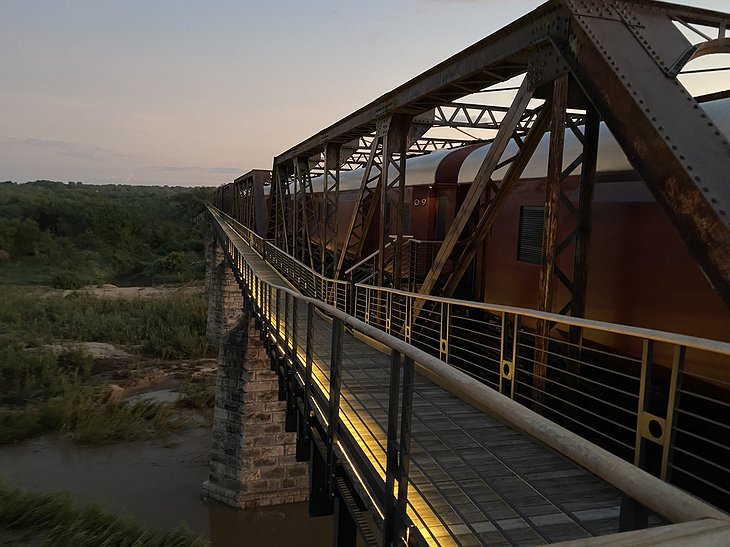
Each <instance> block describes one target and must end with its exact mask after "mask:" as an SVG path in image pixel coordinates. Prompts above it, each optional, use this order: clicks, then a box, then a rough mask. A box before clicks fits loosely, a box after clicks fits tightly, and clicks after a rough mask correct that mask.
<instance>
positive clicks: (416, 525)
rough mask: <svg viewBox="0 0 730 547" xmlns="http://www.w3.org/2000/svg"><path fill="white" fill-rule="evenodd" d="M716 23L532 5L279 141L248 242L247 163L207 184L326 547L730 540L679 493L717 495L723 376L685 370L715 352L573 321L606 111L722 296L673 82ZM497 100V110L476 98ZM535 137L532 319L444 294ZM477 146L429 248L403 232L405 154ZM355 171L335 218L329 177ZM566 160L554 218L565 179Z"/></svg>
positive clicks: (723, 212)
mask: <svg viewBox="0 0 730 547" xmlns="http://www.w3.org/2000/svg"><path fill="white" fill-rule="evenodd" d="M729 23H730V15H728V14H725V13H718V12H711V11H707V10H702V9H696V8H689V7H683V6H677V5H672V4H666V3H661V2H649V1H646V2H644V1H642V2H639V1H630V0H626V1H619V0H607V1H593V0H552V1H550V2H547V3H546V4H544V5H543V6H542V7H540V8H539V9H537V10H535V11H534V12H532V13H531V14H528V15H527V16H525V17H523V18H522V19H520V20H518V21H516V22H515V23H513V24H511V25H509V26H508V27H506V28H504V29H502V30H501V31H499V32H497V33H495V34H494V35H492V36H490V37H488V38H485V39H484V40H482V41H480V42H478V43H477V44H475V45H473V46H472V47H470V48H468V49H466V50H464V51H463V52H461V53H459V54H457V55H455V56H454V57H452V58H450V59H448V60H446V61H444V62H443V63H441V64H439V65H437V66H436V67H434V68H432V69H431V70H429V71H427V72H425V73H424V74H422V75H420V76H418V77H416V78H414V79H413V80H411V81H409V82H407V83H406V84H403V85H402V86H400V87H398V88H397V89H395V90H393V91H391V92H389V93H387V94H386V95H384V96H382V97H380V98H379V99H377V100H376V101H374V102H372V103H370V104H368V105H366V106H364V107H363V108H361V109H360V110H358V111H356V112H354V113H353V114H351V115H349V116H347V117H346V118H344V119H342V120H340V121H339V122H337V123H335V124H333V125H331V126H329V127H327V128H325V129H323V130H322V131H320V132H319V133H317V134H316V135H314V136H312V137H311V138H309V139H307V140H305V141H304V142H302V143H300V144H298V145H296V146H294V147H293V148H291V149H289V150H287V151H286V152H284V153H282V154H280V155H278V156H277V157H276V158H275V159H274V166H273V171H272V175H273V176H272V180H271V186H270V204H271V205H270V207H271V209H270V211H269V218H270V222H269V228H268V232H267V233H266V234H257V233H256V232H255V230H254V227H255V225H256V222H255V217H256V214H261V212H260V211H256V210H255V207H254V203H255V191H254V188H255V185H254V184H253V183H254V180H253V177H242V178H241V179H237V180H236V182H235V183H234V184H233V185H229V186H228V187H226V188H225V189H224V190H223V191H220V192H218V193H217V195H216V198H215V200H214V205H215V207H212V208H211V215H212V221H213V225H214V226H215V228H216V230H217V234H218V237H219V240H220V241H221V243H222V245H223V247H224V249H225V251H226V253H227V257H228V261H229V263H230V264H231V266H232V268H233V271H234V273H235V274H236V276H237V278H238V280H239V282H240V284H241V286H242V289H243V291H244V295H245V297H246V299H247V306H248V308H249V311H250V312H251V313H252V314H254V315H255V317H256V318H257V320H258V322H259V325H260V328H261V332H262V336H263V339H264V340H265V342H266V344H267V345H268V347H269V348H270V353H271V357H272V363H273V366H274V367H275V368H276V370H277V371H278V372H279V373H280V378H281V396H282V397H286V398H287V401H288V402H289V404H288V407H289V409H290V413H289V415H290V420H289V421H290V426H291V427H292V428H296V429H297V431H298V438H299V441H300V446H301V450H300V453H299V456H300V457H301V458H305V459H310V460H311V471H312V485H313V489H312V497H311V502H310V503H311V510H312V512H313V513H314V514H323V513H328V512H331V511H334V513H335V515H336V517H337V518H336V522H337V530H338V532H337V536H336V537H337V538H338V542H339V544H342V545H348V544H354V543H353V542H354V538H355V535H356V531H357V530H359V531H360V536H361V538H362V540H363V541H365V543H367V544H384V545H391V544H399V543H402V542H407V543H409V544H462V545H472V544H481V543H489V544H491V543H497V544H499V543H507V544H510V543H511V544H522V543H539V542H556V541H570V540H573V541H576V540H583V539H585V538H588V537H591V536H602V535H605V534H613V533H615V532H618V531H619V530H630V529H643V528H646V527H647V526H650V527H651V526H658V525H666V524H667V523H676V524H677V525H678V527H677V528H672V527H671V526H669V527H667V526H660V527H658V528H650V529H649V530H646V531H643V532H636V533H638V534H639V535H638V536H633V537H631V538H630V539H627V540H624V541H627V542H631V541H635V542H642V541H644V542H650V541H659V542H661V541H663V540H664V539H666V540H667V541H668V540H669V539H671V538H673V539H675V540H677V538H680V539H681V538H686V540H687V541H699V540H701V539H703V540H707V541H712V540H711V539H708V538H711V537H716V538H724V539H725V541H724V542H725V543H727V542H728V540H727V537H728V536H727V534H728V533H730V532H729V531H728V524H727V523H728V521H727V515H725V514H724V513H723V512H721V511H718V510H717V509H715V508H713V507H712V506H711V505H709V504H707V503H704V502H701V501H699V500H697V499H695V498H694V497H692V496H688V495H687V494H685V493H684V492H683V491H682V490H680V489H679V488H677V486H678V487H681V488H682V489H684V490H688V491H690V492H693V493H694V494H696V495H697V496H700V497H702V498H703V499H705V500H707V501H708V502H710V503H712V504H714V505H717V506H720V507H722V508H724V509H726V510H727V509H728V508H730V471H729V467H730V466H729V465H728V462H730V426H729V425H728V417H729V416H730V402H729V401H728V399H727V393H728V386H727V385H724V386H723V385H720V386H719V387H718V389H716V390H709V391H708V390H706V389H700V388H699V387H698V386H700V385H702V384H703V382H706V380H707V378H702V377H700V376H699V375H697V374H695V373H693V372H691V371H689V370H687V369H685V363H686V362H688V361H689V360H694V359H698V360H702V359H704V360H707V361H709V362H712V363H713V364H714V366H717V367H724V368H725V369H726V368H727V367H728V366H730V363H729V360H730V345H729V344H726V343H720V342H712V341H708V340H701V339H698V338H692V337H687V336H680V335H675V334H669V333H662V332H657V331H650V330H646V329H637V328H631V327H626V326H622V325H615V324H608V323H601V322H596V321H590V320H586V319H583V317H584V315H585V309H586V303H585V294H586V286H587V277H586V270H587V268H586V266H587V249H588V244H589V241H590V235H591V221H592V217H591V207H592V197H593V190H594V186H595V179H596V158H597V148H598V128H599V124H600V123H601V122H603V123H605V124H606V126H607V127H608V128H609V129H610V131H611V133H612V134H613V136H614V137H615V139H616V140H617V142H618V143H619V145H620V146H621V148H622V149H623V151H624V152H625V154H626V156H627V157H628V158H629V160H630V162H631V165H632V167H633V168H634V169H635V171H636V173H637V174H638V176H639V177H640V178H641V179H643V180H644V181H645V182H646V184H647V186H648V188H649V189H650V191H651V193H652V194H653V196H654V198H655V199H656V201H657V203H658V204H659V205H660V206H661V207H662V208H663V210H664V211H665V212H666V214H667V216H668V218H669V219H670V220H671V222H672V224H673V225H674V227H675V228H676V230H677V232H678V233H679V234H680V236H681V238H682V239H683V241H684V243H685V244H686V246H687V248H688V249H689V250H690V252H691V254H692V255H693V256H694V257H696V259H697V263H698V265H699V266H700V268H701V269H702V271H703V272H704V274H705V275H706V277H707V278H708V279H709V281H710V283H711V284H712V286H713V288H714V289H715V291H716V292H717V294H718V295H719V297H720V299H721V300H722V301H723V302H724V303H725V305H726V306H727V307H730V187H729V186H728V173H730V145H729V144H728V140H727V136H726V135H724V134H723V133H722V132H721V131H719V130H718V128H717V127H716V126H715V125H714V124H713V123H712V122H711V121H710V120H709V119H708V118H707V116H706V114H705V113H704V111H703V109H702V108H701V107H700V106H699V104H698V102H697V100H696V99H695V98H693V97H692V96H691V94H689V92H688V91H687V90H686V89H685V87H684V86H683V85H682V83H681V81H680V78H681V77H682V75H683V73H688V72H690V71H687V69H686V68H685V67H686V65H687V63H688V62H690V61H691V60H694V59H697V58H699V57H702V56H703V55H707V54H712V53H730V37H728V34H727V29H728V24H729ZM515 82H516V83H515ZM512 84H515V85H514V87H511V86H512ZM505 91H508V92H510V93H511V99H510V104H508V105H506V106H497V105H491V104H486V103H485V100H483V99H484V97H490V96H491V95H490V94H491V93H493V92H498V93H504V92H505ZM566 128H567V129H568V130H569V131H571V132H572V133H573V134H575V135H576V136H577V138H578V140H579V141H580V143H581V145H582V152H581V153H580V154H579V155H578V156H577V157H575V158H567V157H564V144H565V143H564V136H565V130H566ZM548 132H549V134H550V137H549V140H550V151H549V159H548V166H547V173H546V180H547V186H548V193H547V197H546V203H545V222H544V227H545V228H544V232H543V251H542V265H541V276H540V287H539V288H540V295H539V300H538V305H537V309H536V310H525V309H518V308H510V307H504V306H495V305H489V304H483V303H475V302H464V301H459V300H454V299H451V298H450V297H451V296H452V295H453V293H454V290H455V289H456V287H457V286H458V284H459V282H460V280H461V278H462V276H463V275H464V273H465V272H466V270H467V268H468V267H469V265H470V263H471V261H472V259H473V258H474V256H475V254H476V253H477V250H478V249H479V246H480V245H481V244H482V243H483V241H484V239H485V238H486V237H487V235H488V233H489V231H490V228H491V227H492V226H493V224H494V221H495V218H496V217H497V216H498V214H499V212H500V210H501V209H502V207H503V206H504V204H505V202H506V200H507V198H508V196H509V195H510V192H511V191H512V189H513V188H514V186H515V184H516V182H517V181H518V180H519V179H520V176H521V174H522V173H523V171H524V169H525V167H526V165H527V164H528V162H529V160H530V158H531V157H532V156H533V154H534V152H535V150H536V148H537V145H538V143H539V142H540V140H541V139H542V138H543V136H544V135H545V134H546V133H548ZM485 141H487V142H489V143H490V147H489V152H488V153H487V154H486V157H485V158H484V160H483V163H482V164H481V166H480V168H479V170H478V174H477V176H476V178H475V180H474V181H473V183H472V184H471V186H470V188H469V191H468V193H467V195H466V197H465V199H464V202H463V204H462V206H461V208H460V210H459V211H458V213H457V214H456V217H455V219H454V221H453V223H452V224H451V226H450V227H449V229H448V232H447V233H446V236H445V238H444V240H443V241H442V242H439V244H438V245H437V246H435V247H433V248H430V249H429V250H428V253H430V254H428V258H427V259H424V258H423V256H424V255H423V249H424V245H423V242H417V241H413V240H411V239H409V238H407V237H406V234H405V233H404V226H403V216H404V215H403V211H404V189H405V181H406V159H407V158H409V157H413V156H416V155H422V154H426V153H429V152H430V151H433V150H438V149H443V148H453V147H457V146H463V145H464V144H467V143H478V142H485ZM511 143H512V144H516V146H517V152H516V153H515V154H514V155H512V156H511V157H508V158H505V157H504V156H505V151H506V150H507V149H508V146H509V145H510V144H511ZM566 165H567V167H565V166H566ZM355 168H361V169H362V172H363V176H362V182H361V184H360V188H359V191H358V193H357V198H356V202H355V206H354V210H353V213H352V216H351V219H350V221H349V223H348V224H347V225H344V224H342V225H341V223H340V221H339V220H338V214H337V212H338V210H339V208H340V201H339V200H340V191H339V183H340V174H341V173H342V172H344V171H345V170H348V169H355ZM578 168H580V185H579V195H580V197H579V200H578V205H577V206H573V205H572V204H571V202H570V200H569V199H567V196H566V193H567V191H568V188H567V187H566V185H565V181H566V179H567V178H568V177H569V176H570V175H571V174H572V173H573V172H576V170H577V169H578ZM498 170H506V174H505V175H504V176H503V177H502V178H501V180H495V179H496V177H493V175H494V174H495V172H496V171H498ZM386 175H387V176H386ZM314 176H320V177H321V181H322V192H323V196H324V199H323V203H322V204H321V205H320V206H318V204H317V203H316V202H315V199H314V196H313V193H314V192H313V185H312V178H313V177H314ZM388 209H390V210H391V211H395V212H396V214H394V215H390V216H389V218H387V219H386V218H381V222H380V223H379V234H378V250H377V251H376V252H375V253H373V254H372V255H370V256H363V254H364V253H363V249H364V240H365V237H366V235H367V234H368V231H369V230H370V229H371V226H373V218H374V216H375V214H376V213H377V211H386V210H388ZM228 215H232V216H228ZM474 220H476V222H474ZM558 222H560V223H561V225H566V223H567V224H569V225H570V230H569V234H570V235H569V236H568V237H567V238H565V239H564V240H561V239H559V237H558V234H559V232H558V229H557V226H558ZM470 223H471V224H472V226H475V229H474V232H473V234H469V237H468V238H465V235H466V234H465V230H466V227H467V225H468V224H470ZM262 236H265V237H262ZM563 253H568V255H567V256H572V257H574V258H573V259H572V260H571V268H570V269H569V270H568V271H565V269H564V268H563V269H561V268H560V267H559V264H561V263H563V264H564V262H565V261H562V262H560V261H559V260H558V259H559V257H560V256H561V254H563ZM419 257H420V258H419ZM419 260H420V261H421V263H422V264H423V263H425V264H427V265H428V267H427V268H426V270H427V271H426V273H425V275H423V276H416V275H415V274H414V273H413V272H415V271H416V270H418V269H419V268H418V267H416V266H414V263H416V262H418V261H419ZM358 272H365V274H364V275H362V276H360V277H358ZM559 290H560V292H559ZM566 291H567V294H568V295H569V297H568V299H567V301H565V302H556V299H557V296H558V294H566ZM556 308H557V309H560V310H561V312H560V314H554V313H550V311H551V310H553V309H556ZM586 338H591V339H594V340H596V339H598V340H604V341H607V343H606V344H602V345H601V346H590V345H586V344H584V343H583V341H584V339H586ZM611 347H623V348H633V350H635V351H631V352H628V353H626V352H619V351H612V350H610V349H607V348H611ZM659 354H661V355H663V356H668V361H669V362H670V363H671V366H670V367H668V368H666V373H658V371H657V368H658V367H656V366H655V362H656V360H657V359H656V358H655V356H656V355H659ZM629 355H631V356H629ZM711 383H712V382H711ZM662 534H664V535H662ZM713 534H717V535H716V536H713ZM722 534H725V535H724V536H723V535H722ZM593 541H597V542H600V541H601V540H600V539H597V540H593ZM606 541H607V542H611V544H613V543H616V542H619V541H621V540H620V539H619V538H617V537H611V538H610V539H608V540H606ZM719 542H720V543H722V542H723V540H722V539H720V540H719Z"/></svg>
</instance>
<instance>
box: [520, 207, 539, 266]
mask: <svg viewBox="0 0 730 547" xmlns="http://www.w3.org/2000/svg"><path fill="white" fill-rule="evenodd" d="M544 225H545V208H544V207H522V208H521V209H520V235H519V239H518V242H517V260H518V261H520V262H527V263H529V264H540V263H541V262H542V232H543V227H544Z"/></svg>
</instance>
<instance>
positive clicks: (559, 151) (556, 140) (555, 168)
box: [532, 74, 569, 412]
mask: <svg viewBox="0 0 730 547" xmlns="http://www.w3.org/2000/svg"><path fill="white" fill-rule="evenodd" d="M568 83H569V76H568V74H563V75H562V76H560V77H558V78H557V79H556V80H555V81H554V82H553V100H552V122H551V124H550V155H549V157H548V173H547V188H546V195H545V228H544V231H543V235H542V267H541V270H540V296H539V299H538V303H537V309H538V310H539V311H548V312H550V311H552V306H553V280H554V277H555V259H556V255H557V252H556V246H557V239H558V209H559V207H560V195H561V194H560V182H561V180H562V172H563V148H564V143H565V121H566V118H567V116H566V108H567V106H568ZM550 330H551V325H550V322H549V321H545V320H542V319H541V320H539V321H538V322H537V327H536V329H535V362H534V365H533V371H532V385H533V396H532V400H533V401H534V402H535V408H534V410H535V411H537V412H540V411H541V409H542V401H543V399H544V394H545V383H546V378H547V362H548V348H549V343H550V339H549V337H550Z"/></svg>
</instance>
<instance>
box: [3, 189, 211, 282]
mask: <svg viewBox="0 0 730 547" xmlns="http://www.w3.org/2000/svg"><path fill="white" fill-rule="evenodd" d="M212 192H213V188H210V187H198V188H182V187H167V186H165V187H160V186H128V185H102V186H97V185H89V184H83V183H81V182H70V183H63V182H57V181H49V180H38V181H33V182H28V183H25V184H14V183H11V182H4V183H0V283H5V284H7V283H14V284H40V285H52V286H55V287H61V288H77V287H81V286H84V285H89V284H100V283H114V284H117V285H150V284H159V283H172V282H183V281H189V280H193V279H202V276H203V273H204V264H203V236H202V232H201V229H202V228H201V227H200V226H195V225H193V222H192V219H193V218H194V217H195V216H196V215H198V214H199V213H200V212H201V211H202V210H203V208H204V203H205V201H207V200H209V199H210V196H211V195H212Z"/></svg>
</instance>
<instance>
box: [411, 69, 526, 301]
mask: <svg viewBox="0 0 730 547" xmlns="http://www.w3.org/2000/svg"><path fill="white" fill-rule="evenodd" d="M534 92H535V81H534V78H532V77H527V76H526V77H525V79H524V80H523V82H522V85H521V86H520V89H519V91H518V92H517V95H516V96H515V98H514V101H513V102H512V105H511V106H510V108H509V111H508V112H507V114H505V116H504V119H503V120H502V124H501V125H500V127H499V131H498V132H497V136H496V137H495V139H494V141H493V142H492V144H491V146H490V147H489V152H488V153H487V155H486V157H485V158H484V161H483V162H482V165H481V166H480V167H479V171H478V172H477V175H476V177H475V179H474V182H473V183H472V184H471V186H470V187H469V192H468V193H467V195H466V197H465V198H464V202H463V203H462V205H461V208H460V209H459V212H458V214H457V215H456V217H455V218H454V222H453V223H452V224H451V227H450V228H449V231H448V233H447V234H446V237H445V238H444V242H443V244H442V245H441V247H440V248H439V251H438V253H437V254H436V258H435V260H434V263H433V266H431V269H430V270H429V272H428V274H426V278H425V279H424V281H423V283H422V284H421V288H420V289H419V292H421V293H423V294H430V293H431V291H432V290H433V289H434V287H435V286H436V283H437V281H438V279H439V276H440V275H441V272H442V271H443V269H444V267H445V266H446V263H447V262H448V260H449V258H450V257H451V253H452V252H453V250H454V248H455V247H456V244H457V243H458V241H459V238H460V237H461V234H462V232H463V231H464V228H465V227H466V225H467V224H468V222H469V218H470V217H471V215H472V213H473V212H474V211H475V210H476V208H477V207H478V205H479V201H480V199H481V196H482V194H483V193H484V190H485V189H486V188H487V185H488V184H489V183H490V181H491V179H492V174H493V173H494V171H495V170H496V169H497V166H498V164H499V160H500V158H501V157H502V154H503V153H504V151H505V149H506V148H507V145H508V144H509V142H510V140H512V139H513V138H514V135H515V132H516V131H517V130H518V128H519V124H520V121H521V119H522V114H523V113H524V112H525V110H526V109H527V105H528V104H529V103H530V100H531V99H532V96H533V94H534Z"/></svg>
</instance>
